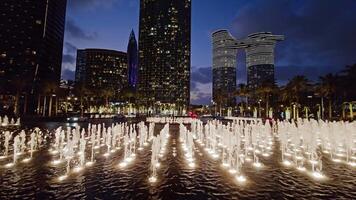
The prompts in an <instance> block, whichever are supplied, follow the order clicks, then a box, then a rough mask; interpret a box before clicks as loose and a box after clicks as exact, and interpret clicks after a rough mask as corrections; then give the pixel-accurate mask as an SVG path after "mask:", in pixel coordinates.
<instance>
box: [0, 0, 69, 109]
mask: <svg viewBox="0 0 356 200" xmlns="http://www.w3.org/2000/svg"><path fill="white" fill-rule="evenodd" d="M66 5H67V0H35V1H34V0H21V1H14V0H1V1H0V18H1V20H0V85H1V88H6V89H5V90H0V93H2V94H5V95H14V94H16V93H18V92H20V93H21V94H25V96H28V95H36V93H43V92H44V91H48V90H49V89H48V86H49V84H47V83H48V82H51V84H52V85H53V84H54V85H59V82H60V76H61V65H62V51H63V39H64V28H65V14H66ZM45 83H46V84H45ZM46 87H47V88H46ZM36 99H37V98H36ZM33 104H36V103H33ZM32 108H33V106H32V107H31V106H30V107H29V108H28V109H32Z"/></svg>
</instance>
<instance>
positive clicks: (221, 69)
mask: <svg viewBox="0 0 356 200" xmlns="http://www.w3.org/2000/svg"><path fill="white" fill-rule="evenodd" d="M212 38H213V101H214V102H215V103H217V104H220V105H223V106H234V105H235V97H234V95H233V93H234V91H235V90H236V58H237V49H234V48H229V47H230V46H231V44H233V43H234V42H235V40H236V39H235V38H234V37H233V36H231V34H230V33H229V32H228V31H227V30H219V31H216V32H214V33H213V34H212Z"/></svg>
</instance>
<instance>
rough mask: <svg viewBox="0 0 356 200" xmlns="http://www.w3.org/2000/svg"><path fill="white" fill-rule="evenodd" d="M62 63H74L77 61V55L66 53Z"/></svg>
mask: <svg viewBox="0 0 356 200" xmlns="http://www.w3.org/2000/svg"><path fill="white" fill-rule="evenodd" d="M62 63H69V64H74V63H75V57H74V56H73V55H70V54H64V55H63V58H62Z"/></svg>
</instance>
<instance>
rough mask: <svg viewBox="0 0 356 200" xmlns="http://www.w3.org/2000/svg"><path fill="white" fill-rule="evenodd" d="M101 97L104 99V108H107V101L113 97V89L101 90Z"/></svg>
mask: <svg viewBox="0 0 356 200" xmlns="http://www.w3.org/2000/svg"><path fill="white" fill-rule="evenodd" d="M101 96H102V97H104V99H105V106H106V107H108V106H109V99H110V98H111V97H114V96H115V90H114V89H113V88H107V89H103V90H101Z"/></svg>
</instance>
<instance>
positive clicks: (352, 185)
mask: <svg viewBox="0 0 356 200" xmlns="http://www.w3.org/2000/svg"><path fill="white" fill-rule="evenodd" d="M35 125H36V126H41V127H42V128H48V129H50V130H52V129H54V128H56V127H58V126H60V125H66V124H61V123H46V124H30V125H26V124H25V125H24V128H30V127H32V126H35ZM84 125H85V124H82V126H84ZM155 128H156V132H158V131H159V130H160V129H161V128H162V125H156V127H155ZM170 134H171V136H172V137H170V139H169V143H168V145H167V147H168V149H167V153H166V154H165V157H164V158H163V161H162V162H161V168H160V169H159V171H158V182H157V183H156V184H155V185H151V184H150V183H149V182H148V177H149V174H150V170H149V166H150V160H151V156H150V155H151V153H150V151H149V149H150V148H146V149H145V150H144V151H142V152H138V153H137V158H136V160H135V161H134V163H133V164H131V165H130V166H128V167H127V168H126V169H120V168H119V167H118V163H119V162H120V160H121V159H122V157H123V150H120V151H117V152H116V153H114V154H111V155H110V157H108V158H105V157H103V156H100V155H99V156H97V157H96V163H95V164H94V165H93V166H91V167H87V168H86V169H85V170H83V171H81V172H80V173H77V174H72V175H71V176H70V177H69V178H68V179H66V180H64V181H62V182H60V181H58V177H59V176H61V175H63V174H64V173H65V164H62V165H59V166H53V165H51V164H50V161H51V159H52V156H51V155H49V153H48V151H47V150H45V149H44V150H41V151H40V152H36V153H35V156H34V159H33V160H32V161H31V162H29V163H27V164H23V163H19V164H17V165H16V166H15V167H13V168H9V169H7V168H4V167H3V165H5V164H6V163H7V161H6V160H2V161H0V166H1V167H0V199H168V200H172V199H355V198H356V169H355V168H352V167H350V166H347V165H343V164H337V163H334V162H332V161H330V159H329V158H327V157H325V156H324V158H323V172H324V174H325V175H326V176H327V179H325V180H322V181H316V180H313V179H311V178H310V177H309V176H307V175H306V174H303V173H301V172H298V171H297V170H295V169H294V168H287V167H284V166H283V165H282V164H281V163H280V157H281V156H280V153H279V150H278V148H279V146H278V143H276V145H275V147H274V154H273V156H271V157H269V158H263V157H262V158H261V161H262V163H263V164H264V167H263V168H261V169H256V168H253V167H250V166H251V164H249V163H247V164H245V165H244V167H243V172H244V174H245V176H246V177H247V182H246V183H245V184H243V185H239V184H237V182H236V181H235V179H234V178H233V176H231V175H230V174H229V173H228V172H226V171H225V170H223V169H222V167H221V166H220V162H219V161H214V160H212V159H210V158H209V157H208V156H207V155H206V154H205V152H204V151H203V150H202V149H201V148H200V147H199V146H197V145H196V153H195V154H196V156H197V161H196V164H197V166H196V168H195V169H190V168H189V167H188V166H187V165H186V162H185V160H184V158H183V151H182V149H181V147H180V145H179V142H178V125H171V126H170ZM174 149H176V154H174V153H173V152H174ZM101 151H102V152H101V154H102V153H104V151H105V150H104V149H102V150H101Z"/></svg>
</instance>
